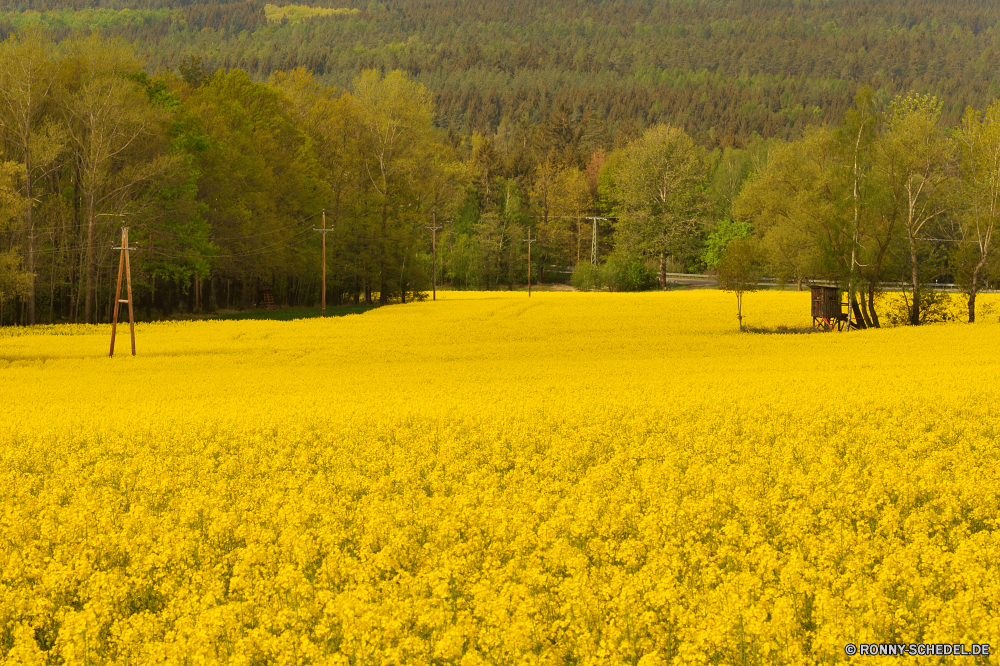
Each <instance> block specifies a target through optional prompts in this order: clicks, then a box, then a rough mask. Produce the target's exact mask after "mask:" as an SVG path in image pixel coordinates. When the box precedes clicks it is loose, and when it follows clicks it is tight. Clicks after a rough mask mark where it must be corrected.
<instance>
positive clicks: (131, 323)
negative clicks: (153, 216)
mask: <svg viewBox="0 0 1000 666" xmlns="http://www.w3.org/2000/svg"><path fill="white" fill-rule="evenodd" d="M112 249H113V250H121V256H120V257H119V259H118V285H117V287H115V307H114V311H113V315H112V318H111V352H110V353H109V354H108V356H114V355H115V334H116V333H117V331H118V309H119V307H120V306H121V304H122V303H128V330H129V334H130V335H131V337H132V356H135V315H134V312H133V310H132V268H131V266H130V265H129V253H130V252H132V251H133V250H135V249H136V248H134V247H129V245H128V227H122V244H121V247H113V248H112ZM123 270H124V272H125V289H126V294H127V295H128V298H127V299H123V298H122V271H123Z"/></svg>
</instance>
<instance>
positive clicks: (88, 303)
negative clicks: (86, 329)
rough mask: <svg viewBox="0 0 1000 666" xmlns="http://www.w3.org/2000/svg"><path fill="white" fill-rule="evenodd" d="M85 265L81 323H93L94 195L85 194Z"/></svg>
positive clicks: (90, 193) (95, 265)
mask: <svg viewBox="0 0 1000 666" xmlns="http://www.w3.org/2000/svg"><path fill="white" fill-rule="evenodd" d="M85 244H86V247H87V265H86V281H85V287H84V288H85V292H84V301H83V321H84V323H87V324H93V323H94V273H95V271H96V269H97V262H96V261H95V260H94V193H93V192H88V193H87V239H86V243H85Z"/></svg>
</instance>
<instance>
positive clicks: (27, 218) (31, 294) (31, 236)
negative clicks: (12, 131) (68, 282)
mask: <svg viewBox="0 0 1000 666" xmlns="http://www.w3.org/2000/svg"><path fill="white" fill-rule="evenodd" d="M25 143H27V142H25ZM24 171H25V174H24V192H25V194H26V195H27V199H28V200H27V202H26V203H25V206H24V222H25V226H26V227H27V230H28V325H29V326H34V325H35V218H34V215H32V208H33V207H34V205H33V202H32V200H31V160H30V158H29V152H28V150H27V149H25V151H24Z"/></svg>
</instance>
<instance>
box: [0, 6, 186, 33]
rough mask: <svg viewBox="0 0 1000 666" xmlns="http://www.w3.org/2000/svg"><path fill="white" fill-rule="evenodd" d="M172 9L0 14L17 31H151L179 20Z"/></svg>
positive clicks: (177, 13)
mask: <svg viewBox="0 0 1000 666" xmlns="http://www.w3.org/2000/svg"><path fill="white" fill-rule="evenodd" d="M180 17H181V13H180V12H179V11H177V10H173V9H103V8H98V9H78V10H74V9H57V10H52V11H47V12H37V11H31V10H29V11H26V12H6V13H3V14H0V21H8V22H9V23H10V25H11V27H12V28H14V29H15V30H24V29H27V28H42V29H45V30H109V29H114V28H124V27H130V28H143V27H151V26H154V25H156V24H158V23H161V22H164V21H170V20H171V19H175V20H177V19H180Z"/></svg>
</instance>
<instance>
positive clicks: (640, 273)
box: [601, 252, 656, 291]
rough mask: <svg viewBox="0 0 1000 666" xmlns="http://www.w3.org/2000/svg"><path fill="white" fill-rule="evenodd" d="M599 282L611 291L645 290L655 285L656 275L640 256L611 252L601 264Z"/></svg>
mask: <svg viewBox="0 0 1000 666" xmlns="http://www.w3.org/2000/svg"><path fill="white" fill-rule="evenodd" d="M601 284H602V285H603V286H605V287H607V288H608V289H609V290H611V291H646V290H647V289H652V288H653V287H655V286H656V276H655V275H654V274H653V271H651V270H650V269H649V268H648V267H647V266H646V263H645V262H644V261H643V259H642V257H640V256H638V255H629V254H625V253H623V252H612V253H611V255H610V256H609V257H608V259H607V261H605V262H604V264H603V265H602V266H601Z"/></svg>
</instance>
